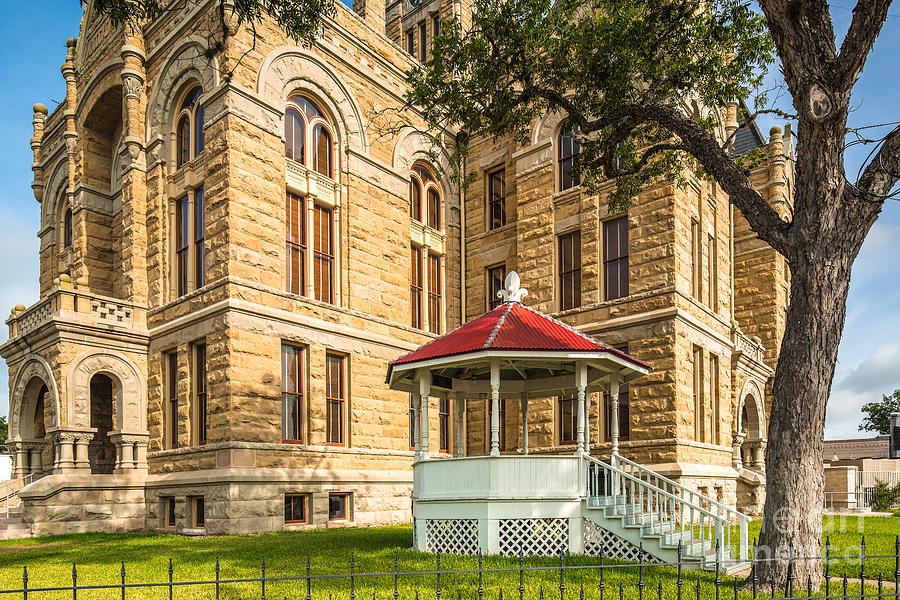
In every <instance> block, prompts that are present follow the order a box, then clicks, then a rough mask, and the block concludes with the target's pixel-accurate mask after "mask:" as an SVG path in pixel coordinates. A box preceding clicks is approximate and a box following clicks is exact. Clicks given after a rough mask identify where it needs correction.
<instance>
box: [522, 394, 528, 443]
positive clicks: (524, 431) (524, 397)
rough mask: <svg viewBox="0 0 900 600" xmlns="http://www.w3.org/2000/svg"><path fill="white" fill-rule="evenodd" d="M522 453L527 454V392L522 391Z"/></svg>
mask: <svg viewBox="0 0 900 600" xmlns="http://www.w3.org/2000/svg"><path fill="white" fill-rule="evenodd" d="M522 454H528V392H522Z"/></svg>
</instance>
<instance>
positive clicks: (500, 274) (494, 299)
mask: <svg viewBox="0 0 900 600" xmlns="http://www.w3.org/2000/svg"><path fill="white" fill-rule="evenodd" d="M505 282H506V265H505V264H502V265H495V266H493V267H488V270H487V291H488V294H487V304H488V310H493V309H495V308H497V307H498V306H500V305H501V304H502V303H503V300H502V299H500V298H499V297H498V296H497V293H498V292H499V291H500V290H502V289H503V286H504V285H505Z"/></svg>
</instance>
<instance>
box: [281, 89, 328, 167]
mask: <svg viewBox="0 0 900 600" xmlns="http://www.w3.org/2000/svg"><path fill="white" fill-rule="evenodd" d="M333 139H334V135H333V133H332V130H331V126H330V125H329V124H328V121H327V120H326V119H325V115H324V114H323V113H322V111H321V110H319V107H318V106H316V105H315V104H314V103H313V102H312V101H311V100H309V99H308V98H306V97H304V96H292V97H291V98H290V99H289V100H288V104H287V107H286V108H285V111H284V155H285V156H286V157H287V158H289V159H291V160H293V161H295V162H298V163H300V164H302V165H304V166H306V167H309V168H310V169H313V170H314V171H316V172H317V173H321V174H322V175H324V176H325V177H334V175H333V167H334V166H333V164H332V140H333ZM307 148H310V149H311V150H312V151H311V152H306V149H307Z"/></svg>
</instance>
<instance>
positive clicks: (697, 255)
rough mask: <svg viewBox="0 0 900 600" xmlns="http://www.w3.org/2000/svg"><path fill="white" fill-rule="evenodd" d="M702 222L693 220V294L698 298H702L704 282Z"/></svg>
mask: <svg viewBox="0 0 900 600" xmlns="http://www.w3.org/2000/svg"><path fill="white" fill-rule="evenodd" d="M700 247H701V246H700V222H699V221H697V220H696V219H692V220H691V294H692V295H693V296H694V298H696V299H697V300H700V297H701V296H700V293H701V290H702V283H701V281H700V279H701V277H700V273H702V268H701V267H702V262H703V261H702V258H701V254H702V252H701V250H700Z"/></svg>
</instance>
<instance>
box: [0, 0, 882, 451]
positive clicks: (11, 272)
mask: <svg viewBox="0 0 900 600" xmlns="http://www.w3.org/2000/svg"><path fill="white" fill-rule="evenodd" d="M831 6H832V16H833V19H834V22H835V28H836V29H837V31H838V32H839V35H843V31H844V30H845V29H846V27H847V25H848V23H849V19H850V14H851V13H850V7H851V4H850V0H845V3H844V4H832V5H831ZM3 16H4V18H3V19H2V20H0V81H2V82H3V85H2V86H0V140H2V143H0V180H2V181H4V182H5V184H4V185H2V186H0V223H6V229H5V235H3V236H2V237H0V256H2V257H3V258H2V260H0V313H2V314H3V315H4V316H5V315H8V314H9V309H10V308H11V307H12V306H14V305H16V304H19V303H22V304H25V305H30V304H31V303H33V302H34V301H35V300H37V295H38V287H37V277H38V254H37V252H38V239H37V236H36V233H37V230H38V223H39V215H38V204H37V202H35V200H34V196H33V195H32V193H31V187H30V183H31V179H32V173H31V158H32V157H31V150H30V148H29V145H28V140H29V138H30V137H31V117H32V105H33V104H34V103H35V102H43V103H44V104H46V105H47V106H48V107H49V108H50V110H53V108H54V107H55V106H56V103H57V102H58V101H59V100H61V99H62V97H63V95H64V84H63V79H62V76H61V75H60V72H59V67H60V65H61V64H62V61H63V58H64V56H65V41H66V38H68V37H72V36H77V35H78V23H79V20H80V18H81V8H80V4H79V2H78V0H52V1H50V2H44V3H43V4H42V5H41V11H40V17H39V24H40V26H38V27H36V26H35V25H36V21H35V13H34V7H33V6H31V3H28V2H16V3H13V2H9V3H6V4H5V5H4V15H3ZM898 56H900V5H898V6H896V7H895V8H894V9H893V12H892V13H891V16H890V17H889V18H888V21H887V24H886V25H885V28H884V30H883V32H882V34H881V36H880V38H879V40H878V42H877V43H876V45H875V50H874V52H873V54H872V56H871V57H870V58H869V61H868V64H867V66H866V70H865V72H864V73H863V75H862V77H861V78H860V81H859V83H858V84H857V86H856V89H855V93H854V106H856V110H855V111H854V112H853V114H852V116H851V126H861V125H870V124H874V123H883V122H889V121H897V120H900V109H898V107H897V104H896V103H897V101H898V98H900V77H898V76H897V57H898ZM769 124H770V123H766V124H764V125H765V126H764V127H763V130H764V131H767V130H768V125H769ZM866 152H867V151H863V150H861V149H860V150H859V151H851V152H850V153H849V155H848V160H847V172H848V174H850V173H856V170H857V169H858V166H859V163H860V161H862V160H863V159H864V158H865V154H866ZM898 242H900V202H898V201H889V202H887V205H886V206H885V207H884V210H883V212H882V216H881V218H880V219H879V220H878V222H877V223H876V225H875V227H874V228H873V230H872V232H871V234H870V235H869V238H868V240H867V241H866V243H865V245H864V246H863V249H862V252H861V253H860V256H859V258H858V259H857V261H856V265H855V266H854V269H853V279H852V283H851V290H850V299H849V301H848V306H847V323H846V328H845V330H844V337H843V341H842V342H841V346H840V351H839V356H838V360H839V363H838V367H837V372H836V374H835V379H834V385H833V389H832V395H831V400H830V401H829V404H828V420H827V427H826V437H827V438H839V437H849V436H856V435H857V431H856V430H857V425H858V424H859V421H860V412H859V408H860V406H861V405H862V404H863V403H864V402H868V401H872V400H876V399H878V398H880V397H881V396H880V395H881V394H882V393H889V392H891V391H892V390H894V389H896V388H900V243H898ZM6 337H7V329H6V327H5V326H4V327H2V328H0V340H5V339H6ZM0 363H2V361H0ZM5 380H6V365H5V363H2V364H0V381H5ZM7 403H8V397H7V394H5V393H4V394H0V414H5V413H6V411H7Z"/></svg>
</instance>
